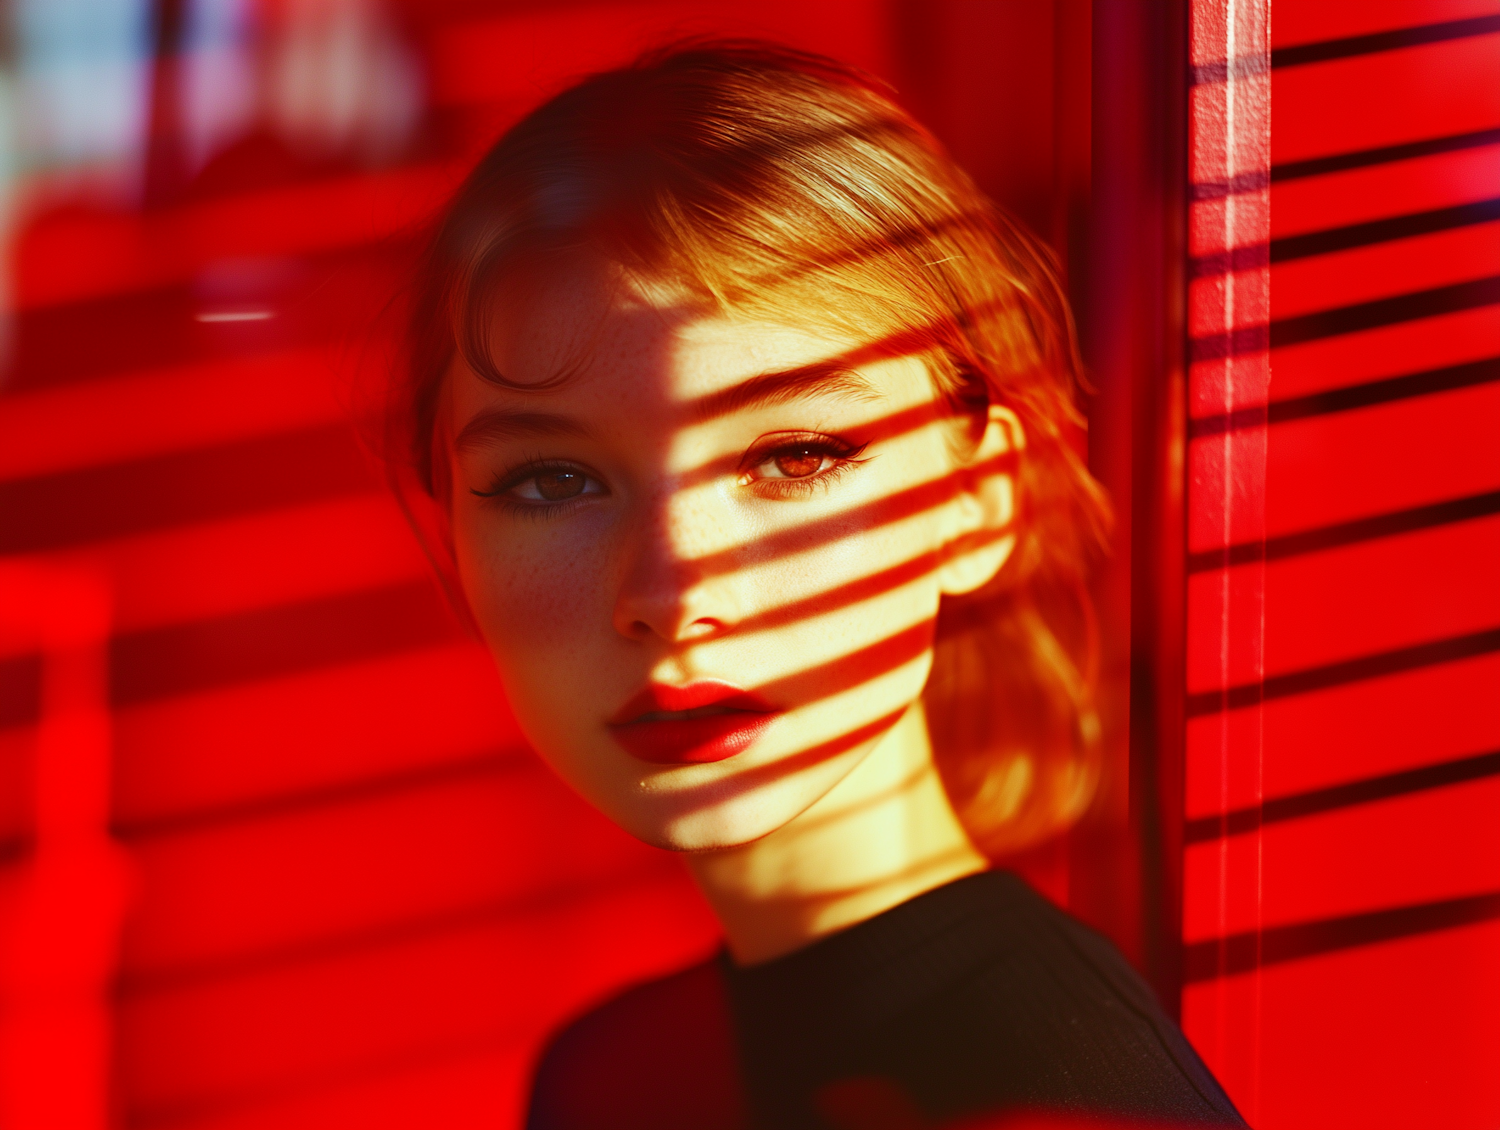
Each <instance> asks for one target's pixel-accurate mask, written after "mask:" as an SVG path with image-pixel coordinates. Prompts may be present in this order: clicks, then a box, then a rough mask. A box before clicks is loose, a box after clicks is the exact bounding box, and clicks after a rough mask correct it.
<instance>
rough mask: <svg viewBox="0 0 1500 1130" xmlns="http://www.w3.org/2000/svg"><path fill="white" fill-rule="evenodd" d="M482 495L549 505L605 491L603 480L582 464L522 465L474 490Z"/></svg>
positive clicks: (529, 503)
mask: <svg viewBox="0 0 1500 1130" xmlns="http://www.w3.org/2000/svg"><path fill="white" fill-rule="evenodd" d="M473 493H474V494H476V495H479V496H480V497H481V498H496V499H503V500H505V501H507V502H514V503H520V504H521V505H523V506H525V505H535V506H546V505H549V504H552V503H561V502H571V501H572V500H573V499H575V498H583V497H585V496H588V495H593V494H604V493H605V491H604V484H603V483H601V482H600V481H599V480H598V479H596V478H594V477H593V476H591V475H589V474H588V473H587V472H586V471H584V470H583V469H582V468H579V467H572V466H560V467H535V466H532V467H523V468H521V469H520V470H518V471H514V472H512V473H511V474H509V475H504V476H502V477H501V478H500V480H499V481H498V482H496V484H495V485H494V486H493V487H492V488H490V489H489V490H476V491H474V492H473Z"/></svg>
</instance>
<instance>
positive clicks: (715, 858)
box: [687, 701, 988, 965]
mask: <svg viewBox="0 0 1500 1130" xmlns="http://www.w3.org/2000/svg"><path fill="white" fill-rule="evenodd" d="M687 862H688V867H689V869H690V870H691V871H692V873H693V877H694V879H696V880H697V883H698V886H699V887H700V888H701V889H702V891H703V893H704V895H705V896H706V897H707V898H708V901H709V903H710V905H712V906H713V908H714V912H715V913H716V914H717V915H718V917H719V921H720V922H721V923H723V926H724V931H725V933H726V934H727V935H728V939H729V949H730V952H731V953H733V954H734V957H735V960H736V961H738V962H740V963H741V964H745V965H753V964H755V963H757V962H762V961H769V960H770V959H771V958H774V957H780V956H781V955H782V954H786V953H791V952H792V951H793V950H797V949H800V948H802V947H803V946H805V945H807V944H808V943H810V942H813V941H816V940H817V939H818V938H821V937H823V936H824V935H826V934H832V933H834V932H836V931H838V930H842V929H845V928H846V927H849V926H853V925H855V924H856V923H859V922H863V921H865V919H867V918H873V917H874V916H875V915H877V914H879V913H881V912H882V911H885V910H889V909H890V908H891V907H893V906H898V905H900V904H901V903H903V902H905V901H907V900H908V899H910V898H914V897H915V896H917V895H919V894H922V893H923V892H924V891H930V890H932V889H933V888H934V887H940V886H942V885H943V884H944V883H948V882H951V881H952V880H954V879H957V878H960V877H962V876H964V875H971V874H973V873H974V872H976V871H983V870H984V869H985V868H986V867H987V866H988V863H987V862H986V860H985V858H984V856H982V855H981V854H980V853H979V851H978V850H977V849H976V848H975V847H974V845H973V843H972V842H970V840H969V837H968V836H967V834H965V832H964V830H963V826H962V825H961V824H960V823H959V821H958V817H957V816H956V815H954V812H953V807H952V805H950V804H949V803H948V797H947V794H946V793H945V792H944V791H943V786H942V782H941V781H940V780H939V778H938V774H937V770H936V769H935V768H934V766H933V763H932V742H931V740H930V738H929V737H928V734H927V719H926V716H925V714H924V713H923V711H922V705H921V702H920V701H919V702H917V703H916V704H915V705H913V706H912V708H911V709H910V710H908V711H907V712H906V714H905V715H904V716H903V717H902V719H901V721H899V722H897V723H896V725H895V726H894V727H892V728H891V730H890V731H889V732H888V733H887V734H886V735H885V737H883V738H882V739H881V740H880V742H879V743H878V744H877V745H876V746H875V748H874V749H872V750H871V751H870V752H869V754H868V755H866V757H865V759H864V760H863V761H862V762H860V763H859V765H857V766H856V767H855V768H854V769H853V771H851V772H850V773H849V775H848V776H847V777H845V778H844V779H843V780H842V781H840V782H839V783H838V784H837V785H836V786H834V788H832V789H831V790H829V792H828V793H827V795H825V796H824V797H823V798H822V799H821V800H819V801H818V802H817V803H816V804H814V805H813V806H812V807H811V808H809V809H808V810H807V811H806V812H804V813H802V814H801V815H800V816H798V817H797V818H796V819H795V820H792V821H791V822H789V823H788V824H786V825H785V826H783V827H782V828H779V829H778V830H777V831H775V832H772V833H771V834H770V835H769V836H766V837H764V838H762V839H759V840H756V841H755V842H754V843H752V844H746V845H745V846H744V847H738V848H731V849H728V850H726V851H714V852H702V853H699V854H694V855H689V856H688V857H687Z"/></svg>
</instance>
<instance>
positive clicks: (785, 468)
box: [751, 447, 838, 479]
mask: <svg viewBox="0 0 1500 1130" xmlns="http://www.w3.org/2000/svg"><path fill="white" fill-rule="evenodd" d="M837 462H838V460H837V459H836V458H835V457H834V456H832V455H830V454H829V453H828V452H827V451H824V450H822V449H821V448H816V447H788V448H782V449H781V450H780V451H777V452H775V453H774V454H772V455H771V457H770V458H769V459H766V460H764V461H763V462H761V463H759V464H757V465H756V466H755V467H753V468H752V469H751V470H752V473H753V474H754V475H755V477H756V478H757V479H806V478H810V477H811V476H813V475H816V474H817V473H818V472H819V471H826V470H828V469H829V468H830V467H832V466H833V465H834V464H835V463H837Z"/></svg>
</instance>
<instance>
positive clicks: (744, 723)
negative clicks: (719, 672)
mask: <svg viewBox="0 0 1500 1130" xmlns="http://www.w3.org/2000/svg"><path fill="white" fill-rule="evenodd" d="M774 717H775V715H774V714H769V713H767V714H762V713H757V712H754V711H749V710H731V711H728V712H727V713H724V714H707V715H704V716H703V717H701V718H677V719H671V720H664V721H658V722H627V723H625V724H624V725H619V726H611V727H610V728H609V729H610V732H611V733H612V734H614V736H615V741H617V742H619V743H620V744H621V745H622V746H624V747H625V752H626V753H628V754H630V755H631V756H632V757H638V758H640V759H641V760H642V761H650V762H653V763H655V764H657V765H704V764H707V763H709V762H713V761H725V760H728V759H729V758H731V757H733V756H734V755H735V754H737V753H742V752H744V751H745V750H746V749H749V748H750V745H751V743H753V742H754V741H755V739H756V738H758V737H760V735H761V732H762V731H763V730H764V729H765V728H766V727H767V726H769V725H770V724H771V719H772V718H774Z"/></svg>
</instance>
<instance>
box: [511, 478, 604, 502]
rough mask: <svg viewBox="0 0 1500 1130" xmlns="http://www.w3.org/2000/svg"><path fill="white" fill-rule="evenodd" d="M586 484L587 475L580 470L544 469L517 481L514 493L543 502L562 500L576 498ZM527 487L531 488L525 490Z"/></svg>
mask: <svg viewBox="0 0 1500 1130" xmlns="http://www.w3.org/2000/svg"><path fill="white" fill-rule="evenodd" d="M587 485H588V477H587V476H586V475H584V474H583V472H582V471H546V472H544V473H542V474H540V475H533V476H532V477H531V478H529V479H527V480H526V481H525V482H522V483H517V484H516V493H517V494H519V495H520V496H521V497H523V498H527V497H533V496H534V497H535V498H536V499H538V500H540V501H544V502H562V501H563V500H564V499H568V498H577V497H578V496H579V495H580V494H582V493H583V488H584V487H585V486H587ZM528 487H530V488H531V490H527V488H528Z"/></svg>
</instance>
